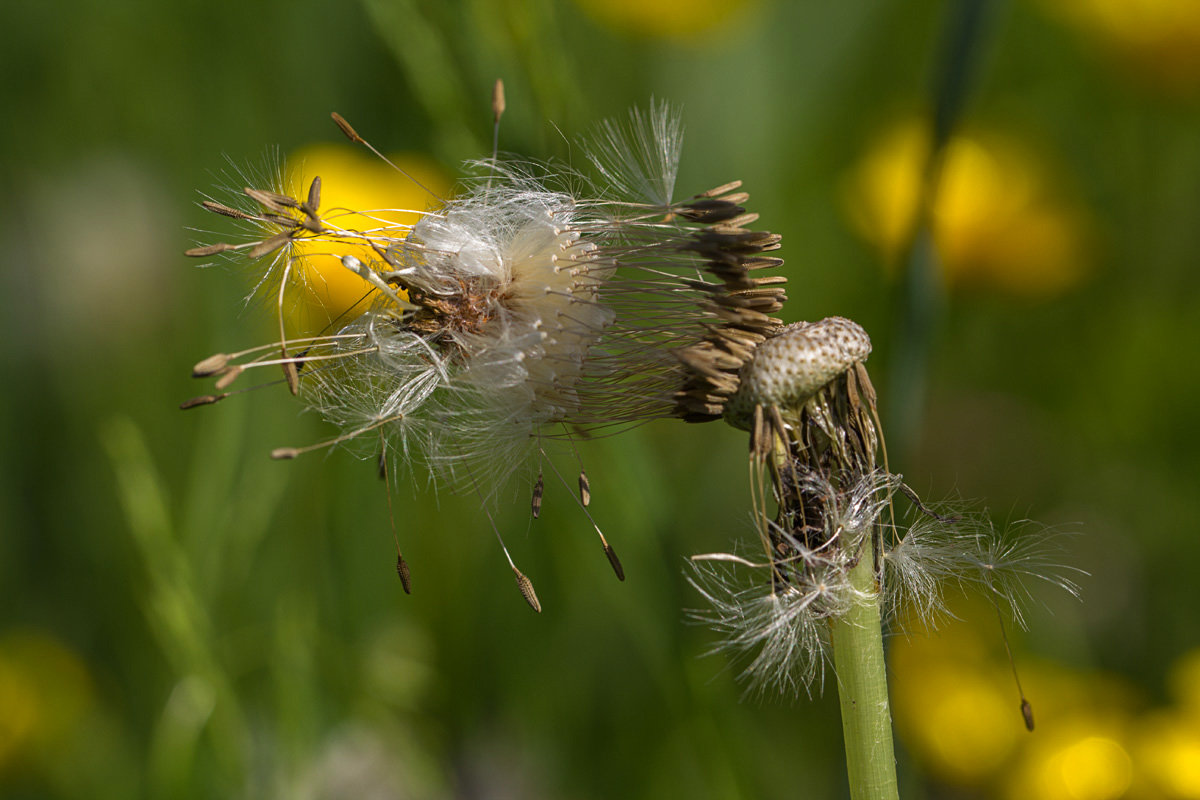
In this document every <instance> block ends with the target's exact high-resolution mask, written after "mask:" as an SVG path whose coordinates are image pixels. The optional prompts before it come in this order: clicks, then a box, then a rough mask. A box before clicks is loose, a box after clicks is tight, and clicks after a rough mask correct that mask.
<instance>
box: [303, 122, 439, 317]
mask: <svg viewBox="0 0 1200 800" xmlns="http://www.w3.org/2000/svg"><path fill="white" fill-rule="evenodd" d="M392 160H393V161H394V162H395V163H396V164H397V165H398V166H400V167H401V168H402V169H404V170H405V171H406V172H408V173H409V175H411V176H412V178H415V179H416V180H417V181H419V182H420V183H421V184H422V185H424V186H425V187H428V189H429V190H430V191H426V190H425V189H423V188H421V186H419V185H417V183H415V182H414V181H413V180H412V179H411V178H409V177H406V176H405V175H403V174H401V173H400V172H398V171H396V170H395V169H393V168H392V167H390V166H388V164H386V163H385V162H383V161H382V160H380V159H378V158H374V157H372V156H368V155H363V154H361V153H360V152H359V151H358V150H357V149H356V148H354V147H352V146H350V145H343V144H318V145H312V146H309V147H305V148H302V149H301V150H298V151H297V152H295V153H293V154H292V155H291V156H290V157H289V158H288V160H287V163H288V175H287V176H286V178H285V181H286V183H285V185H286V186H287V187H289V188H290V189H291V190H292V191H293V192H294V193H295V194H296V195H297V196H303V194H302V193H303V192H304V191H307V189H308V185H309V183H310V182H311V181H312V179H313V178H314V177H316V176H320V178H321V207H322V208H323V209H325V210H326V212H327V213H326V216H327V217H328V218H329V219H330V220H331V221H334V222H336V223H337V224H339V225H341V226H342V227H352V228H355V229H359V230H370V229H378V228H383V227H395V226H411V225H414V224H415V223H416V222H417V220H418V219H420V216H421V213H420V212H422V211H424V210H425V209H427V208H429V207H431V206H434V205H436V204H437V199H438V198H444V197H446V196H447V194H448V192H449V182H448V180H447V178H446V177H445V175H444V174H443V173H442V172H441V171H440V170H439V169H438V168H437V167H436V166H435V165H434V164H433V163H432V162H431V161H429V160H427V159H424V158H422V157H420V156H415V155H406V156H396V157H394V158H393V159H392ZM430 192H433V193H434V194H436V195H437V197H434V196H433V195H431V194H430ZM335 209H340V210H341V211H340V212H339V211H337V210H335ZM350 209H363V210H361V211H351V210H350ZM291 246H292V254H293V256H294V257H295V261H294V262H293V266H292V270H293V273H294V274H293V278H294V284H293V285H294V286H297V287H299V289H298V291H297V297H296V298H295V299H296V300H297V301H298V302H295V303H292V304H291V305H292V307H293V309H294V312H293V319H292V322H293V323H294V324H295V326H296V328H297V330H298V331H301V332H306V333H316V332H320V331H323V330H325V329H327V328H333V329H336V328H340V327H342V326H343V325H345V324H347V323H349V322H350V321H351V320H353V319H354V318H355V317H356V316H358V315H359V314H361V313H363V312H365V311H366V310H367V309H369V308H370V306H371V301H372V299H373V295H374V294H375V293H376V292H377V290H376V289H373V288H371V287H370V286H369V285H368V284H367V283H366V282H365V281H363V280H362V278H360V277H359V276H358V275H356V274H354V273H353V272H351V271H349V270H348V269H346V267H344V266H343V265H342V258H343V257H345V256H354V257H356V258H358V259H360V260H361V261H363V262H364V263H369V262H371V261H375V260H377V256H375V254H374V253H373V252H372V251H371V248H370V247H369V246H368V245H366V244H365V243H364V244H361V245H358V244H350V243H347V242H337V243H335V244H331V243H330V242H329V241H328V240H327V239H320V240H316V239H303V238H300V239H296V240H295V241H294V242H293V243H292V245H291Z"/></svg>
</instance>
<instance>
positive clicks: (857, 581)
mask: <svg viewBox="0 0 1200 800" xmlns="http://www.w3.org/2000/svg"><path fill="white" fill-rule="evenodd" d="M874 564H875V553H874V545H873V543H872V542H871V541H870V540H869V538H868V541H867V543H866V545H865V546H864V548H863V552H862V555H861V557H860V558H859V561H858V565H857V566H855V567H854V569H853V570H851V572H850V582H851V585H852V586H853V587H854V588H855V590H857V591H859V592H861V593H862V595H863V596H862V597H861V598H860V600H859V601H858V602H856V603H855V604H854V605H853V606H852V607H851V609H850V610H849V611H848V612H847V613H846V614H845V615H843V616H841V617H839V618H837V619H835V620H834V621H833V623H832V624H831V626H830V636H831V638H832V640H833V664H834V671H835V673H836V674H837V682H838V697H839V698H840V699H841V705H842V734H843V736H844V738H845V742H846V772H847V775H848V777H849V779H850V797H851V798H852V800H898V798H899V790H898V789H897V785H896V757H895V751H894V748H893V746H892V713H891V707H890V704H889V703H888V687H887V669H886V666H885V664H884V660H883V628H882V625H881V621H880V615H879V591H878V587H877V586H876V584H875V574H874Z"/></svg>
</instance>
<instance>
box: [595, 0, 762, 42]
mask: <svg viewBox="0 0 1200 800" xmlns="http://www.w3.org/2000/svg"><path fill="white" fill-rule="evenodd" d="M576 4H577V5H578V6H579V7H580V8H582V9H583V11H584V12H585V13H587V15H588V16H590V17H592V18H593V19H595V20H596V21H597V22H599V23H601V24H602V25H605V26H606V27H609V28H612V29H613V30H616V31H619V32H621V33H625V34H630V35H634V36H645V37H651V38H663V39H688V38H693V37H697V36H702V35H704V34H706V33H709V32H712V31H715V30H718V29H723V28H724V27H725V26H727V25H728V24H730V23H731V22H733V21H734V20H735V19H737V18H738V17H741V16H744V15H745V14H746V13H747V12H748V11H749V10H750V9H751V8H753V7H754V6H756V5H758V2H757V0H576Z"/></svg>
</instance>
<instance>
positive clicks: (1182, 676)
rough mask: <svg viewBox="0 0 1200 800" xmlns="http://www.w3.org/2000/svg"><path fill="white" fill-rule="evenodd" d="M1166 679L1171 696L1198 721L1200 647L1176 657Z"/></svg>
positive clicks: (1199, 710)
mask: <svg viewBox="0 0 1200 800" xmlns="http://www.w3.org/2000/svg"><path fill="white" fill-rule="evenodd" d="M1167 680H1168V682H1169V684H1170V687H1171V694H1172V696H1173V697H1174V698H1175V699H1176V701H1178V703H1179V704H1180V706H1182V707H1183V710H1184V711H1186V712H1187V713H1188V714H1191V715H1192V716H1193V717H1194V718H1196V720H1198V721H1200V647H1197V648H1195V649H1193V650H1189V651H1188V652H1187V653H1184V654H1183V656H1181V657H1180V658H1179V659H1177V660H1176V661H1175V663H1174V664H1172V665H1171V672H1170V674H1169V675H1168V677H1167Z"/></svg>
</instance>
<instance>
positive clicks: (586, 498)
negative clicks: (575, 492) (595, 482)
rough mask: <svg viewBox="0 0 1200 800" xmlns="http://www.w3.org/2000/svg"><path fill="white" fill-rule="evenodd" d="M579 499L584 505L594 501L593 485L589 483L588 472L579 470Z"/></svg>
mask: <svg viewBox="0 0 1200 800" xmlns="http://www.w3.org/2000/svg"><path fill="white" fill-rule="evenodd" d="M579 500H580V502H581V503H583V504H584V506H587V504H588V503H590V502H592V485H591V484H590V483H588V476H587V473H586V472H584V471H583V470H579Z"/></svg>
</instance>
